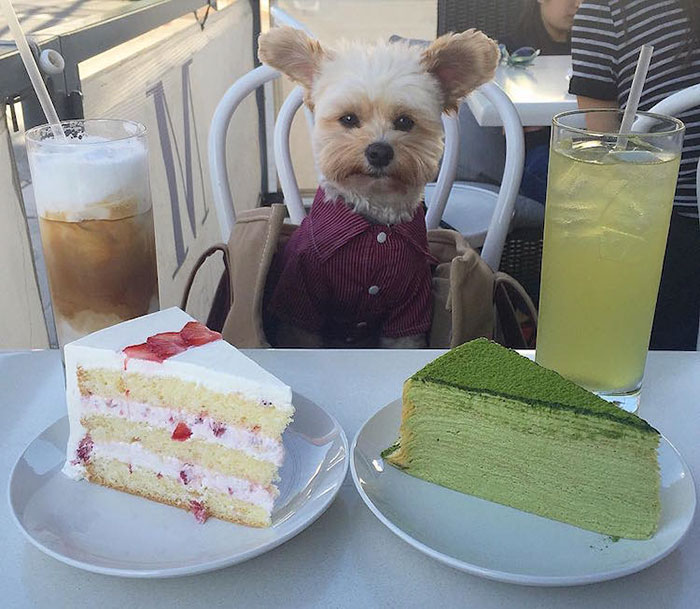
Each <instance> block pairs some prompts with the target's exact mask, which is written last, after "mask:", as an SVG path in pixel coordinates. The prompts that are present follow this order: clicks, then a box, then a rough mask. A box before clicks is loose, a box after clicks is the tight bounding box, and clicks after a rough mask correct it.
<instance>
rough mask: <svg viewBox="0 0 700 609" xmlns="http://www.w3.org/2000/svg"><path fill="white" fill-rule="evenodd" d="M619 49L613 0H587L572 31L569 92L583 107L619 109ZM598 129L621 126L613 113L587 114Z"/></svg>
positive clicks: (590, 123) (595, 128)
mask: <svg viewBox="0 0 700 609" xmlns="http://www.w3.org/2000/svg"><path fill="white" fill-rule="evenodd" d="M617 48H618V38H617V29H616V26H615V22H614V20H613V18H612V14H611V11H610V0H585V1H584V3H583V4H582V5H581V6H580V7H579V9H578V12H577V13H576V16H575V17H574V26H573V29H572V34H571V60H572V61H571V63H572V72H573V74H572V76H571V80H570V81H569V93H571V94H572V95H576V97H577V100H578V107H579V108H580V109H581V110H587V109H591V108H615V109H616V108H617V107H618V102H617V92H618V91H617ZM587 126H588V128H589V129H591V130H595V131H610V130H615V129H616V128H617V126H618V125H617V120H615V119H614V118H613V116H612V115H611V114H607V115H600V114H599V115H597V116H596V115H595V113H592V114H591V115H589V116H588V117H587Z"/></svg>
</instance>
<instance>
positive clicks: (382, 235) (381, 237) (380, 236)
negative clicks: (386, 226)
mask: <svg viewBox="0 0 700 609" xmlns="http://www.w3.org/2000/svg"><path fill="white" fill-rule="evenodd" d="M377 241H379V243H384V242H385V241H386V233H385V232H381V233H378V234H377Z"/></svg>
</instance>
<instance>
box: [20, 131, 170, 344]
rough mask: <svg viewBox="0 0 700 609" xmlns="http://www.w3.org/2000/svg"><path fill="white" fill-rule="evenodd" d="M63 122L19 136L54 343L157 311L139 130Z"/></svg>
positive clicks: (148, 197)
mask: <svg viewBox="0 0 700 609" xmlns="http://www.w3.org/2000/svg"><path fill="white" fill-rule="evenodd" d="M62 125H63V130H64V132H65V134H66V139H65V140H64V141H60V140H57V139H56V138H55V137H54V133H53V131H52V130H51V128H50V127H49V126H41V127H35V128H34V129H31V130H29V131H28V132H27V133H26V142H27V151H28V156H29V167H30V171H31V175H32V182H33V185H34V195H35V198H36V206H37V212H38V216H39V226H40V229H41V241H42V245H43V250H44V259H45V262H46V269H47V272H48V278H49V287H50V290H51V301H52V305H53V312H54V319H55V321H56V331H57V334H58V341H59V345H60V346H63V345H64V344H66V343H68V342H70V341H72V340H75V339H77V338H80V337H81V336H84V335H85V334H89V333H90V332H94V331H96V330H100V329H102V328H105V327H107V326H111V325H113V324H116V323H119V322H121V321H125V320H127V319H131V318H134V317H138V316H139V315H144V314H145V313H148V312H151V311H155V310H157V309H158V277H157V271H156V249H155V238H154V230H153V211H152V208H151V195H150V187H149V181H148V148H147V143H146V138H145V127H144V126H143V125H140V124H139V123H135V122H131V121H123V120H111V119H110V120H76V121H67V122H65V123H62Z"/></svg>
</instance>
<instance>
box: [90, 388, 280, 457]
mask: <svg viewBox="0 0 700 609" xmlns="http://www.w3.org/2000/svg"><path fill="white" fill-rule="evenodd" d="M81 402H82V406H83V412H85V413H88V414H89V413H95V414H101V415H106V416H111V417H119V418H123V419H129V420H131V421H133V422H135V423H146V424H148V425H150V426H151V427H160V428H162V429H166V430H167V431H168V433H170V434H172V432H173V430H174V429H175V427H177V424H178V423H179V422H181V421H182V422H183V423H185V424H186V425H187V426H188V427H189V428H190V430H191V431H192V436H191V437H192V438H200V439H202V440H206V441H207V442H215V443H217V444H221V445H222V446H225V447H226V448H230V449H233V450H240V451H241V452H244V453H246V454H247V455H250V456H251V457H255V458H256V459H260V460H261V461H272V463H274V464H275V465H276V466H277V467H279V466H280V465H282V460H283V458H284V447H283V445H282V442H281V441H280V440H274V439H273V438H269V437H267V436H263V435H262V434H260V433H257V432H254V431H250V430H248V429H244V428H243V427H232V426H230V425H223V424H220V423H218V422H217V421H215V420H214V419H212V418H211V417H202V416H197V415H195V414H192V413H189V412H183V411H182V410H177V409H175V408H162V407H160V406H152V405H149V404H143V403H141V402H135V401H133V400H115V399H111V398H103V397H99V396H95V395H91V396H89V397H83V398H82V399H81Z"/></svg>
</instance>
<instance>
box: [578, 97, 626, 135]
mask: <svg viewBox="0 0 700 609" xmlns="http://www.w3.org/2000/svg"><path fill="white" fill-rule="evenodd" d="M576 101H577V102H578V107H579V109H580V110H591V109H597V108H609V109H611V110H617V109H618V105H617V101H615V100H612V99H595V98H593V97H586V96H584V95H578V96H576ZM586 127H588V129H589V130H590V131H599V132H603V133H607V132H611V131H617V130H618V129H619V128H620V122H619V120H618V119H617V116H616V115H614V114H612V113H610V112H600V113H598V112H591V113H590V114H587V115H586Z"/></svg>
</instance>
